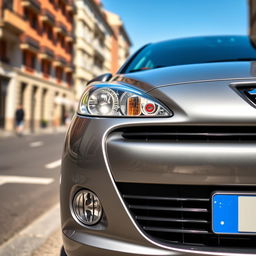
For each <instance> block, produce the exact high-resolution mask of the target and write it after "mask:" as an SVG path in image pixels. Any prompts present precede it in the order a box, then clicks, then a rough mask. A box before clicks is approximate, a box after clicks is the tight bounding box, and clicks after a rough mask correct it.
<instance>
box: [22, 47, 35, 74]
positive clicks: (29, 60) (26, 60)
mask: <svg viewBox="0 0 256 256" xmlns="http://www.w3.org/2000/svg"><path fill="white" fill-rule="evenodd" d="M22 62H23V65H24V66H25V68H26V70H27V71H29V72H33V71H34V69H35V67H36V56H35V54H34V53H32V52H29V51H24V52H23V60H22Z"/></svg>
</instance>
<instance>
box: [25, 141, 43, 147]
mask: <svg viewBox="0 0 256 256" xmlns="http://www.w3.org/2000/svg"><path fill="white" fill-rule="evenodd" d="M43 145H44V143H43V142H42V141H34V142H31V143H30V144H29V146H30V147H31V148H35V147H40V146H43Z"/></svg>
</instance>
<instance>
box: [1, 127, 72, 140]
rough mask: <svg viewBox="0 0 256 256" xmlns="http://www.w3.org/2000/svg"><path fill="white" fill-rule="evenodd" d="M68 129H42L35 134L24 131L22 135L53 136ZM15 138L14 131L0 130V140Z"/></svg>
mask: <svg viewBox="0 0 256 256" xmlns="http://www.w3.org/2000/svg"><path fill="white" fill-rule="evenodd" d="M67 129H68V127H67V126H59V127H49V128H43V129H40V130H37V131H35V132H31V131H28V130H26V131H24V133H23V135H24V136H26V135H40V134H53V133H64V132H66V131H67ZM14 136H16V133H15V132H14V131H4V130H1V129H0V139H1V138H9V137H14Z"/></svg>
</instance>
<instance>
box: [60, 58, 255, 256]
mask: <svg viewBox="0 0 256 256" xmlns="http://www.w3.org/2000/svg"><path fill="white" fill-rule="evenodd" d="M225 64H226V63H225ZM211 65H212V64H211ZM214 65H215V64H214ZM191 66H192V65H191ZM197 66H199V65H197ZM217 66H218V68H219V71H218V72H217V71H216V69H214V70H213V71H208V77H207V70H206V69H204V68H203V67H200V69H199V67H198V72H199V70H201V69H202V74H204V76H203V75H201V77H202V78H205V79H206V80H207V81H208V82H205V83H203V82H199V83H198V82H192V83H187V82H186V83H184V84H179V85H174V84H172V86H164V87H161V88H158V89H155V90H152V89H153V88H154V86H158V85H159V86H160V84H164V80H165V81H167V80H168V81H172V79H171V77H172V76H171V75H172V72H171V74H170V72H167V71H164V73H163V74H159V73H158V74H159V76H160V78H159V81H160V82H159V83H157V82H154V78H153V77H154V75H156V74H157V73H156V72H155V73H154V72H153V71H152V72H153V73H152V72H151V71H150V74H151V75H149V76H146V78H145V79H144V81H143V82H147V83H149V82H151V85H152V84H154V85H152V87H151V89H150V90H151V92H150V94H151V95H152V96H153V97H156V98H157V99H159V100H161V101H162V102H163V103H164V104H165V105H166V106H167V107H169V108H170V109H171V110H172V111H173V112H174V116H173V117H170V118H95V117H94V118H90V117H82V116H76V117H74V119H73V120H72V124H71V127H70V129H69V131H68V134H67V137H66V145H65V149H64V152H63V162H62V171H61V175H62V178H61V198H60V200H61V219H62V231H63V239H64V246H65V250H66V252H67V254H68V255H69V256H79V255H90V256H96V255H106V256H108V255H112V256H113V255H120V256H121V255H131V256H135V255H159V256H160V255H184V256H185V255H200V254H201V255H223V256H225V255H229V256H231V255H232V256H234V255H248V254H250V255H255V251H253V250H249V249H248V250H247V249H230V250H228V249H226V248H225V249H222V248H208V247H202V248H201V247H200V248H198V247H194V246H177V245H163V244H159V243H157V242H155V241H153V240H151V239H150V238H149V237H147V235H145V233H144V232H143V231H142V230H140V228H139V227H138V226H137V225H136V223H135V221H134V220H133V219H132V217H131V215H130V213H129V211H128V210H127V208H126V206H125V204H124V202H123V200H122V198H121V195H120V194H119V192H118V190H117V188H116V186H115V180H119V181H126V182H127V181H128V182H129V181H133V182H144V183H145V182H148V183H149V182H151V183H168V184H198V185H199V184H205V185H209V184H214V185H216V184H222V185H230V184H237V185H245V186H246V185H251V184H255V182H256V173H255V168H254V166H255V164H256V157H255V155H256V145H255V144H254V143H241V144H234V145H230V144H226V143H219V144H217V145H214V146H213V145H207V144H204V145H202V144H200V143H195V144H193V145H192V144H190V143H187V144H186V143H184V144H179V145H178V144H175V143H169V142H164V143H158V142H156V143H148V144H145V143H143V142H140V143H134V142H131V143H123V141H122V138H120V136H118V135H115V134H114V133H113V134H112V131H113V130H116V129H117V128H119V127H127V126H138V125H139V126H150V125H182V126H184V125H190V126H191V125H197V126H200V125H205V126H207V125H208V126H212V125H226V126H229V125H230V126H236V125H238V126H239V125H240V126H244V125H247V126H256V109H255V108H254V107H253V106H252V105H250V104H249V103H248V102H247V101H246V100H245V99H243V98H242V97H241V96H240V95H239V93H237V92H236V91H235V90H234V89H233V87H232V83H233V82H234V81H236V82H237V80H236V79H231V77H232V76H235V77H238V78H239V77H241V78H239V79H241V81H242V82H244V84H245V85H246V82H247V81H250V82H253V83H254V82H255V85H256V79H255V80H253V79H254V77H253V76H252V74H251V71H250V70H251V64H250V63H247V62H246V63H240V65H238V64H236V63H234V65H217V64H216V68H217ZM239 66H240V68H239ZM225 67H226V69H230V70H229V71H228V70H224V68H225ZM169 71H171V70H169ZM176 71H177V70H176ZM146 72H148V71H146ZM146 72H144V73H145V74H146ZM190 72H191V76H189V74H188V73H189V72H188V70H187V69H183V72H182V69H180V72H178V73H179V74H177V76H179V79H176V80H175V74H174V73H175V72H173V76H174V83H175V82H178V81H180V82H181V80H182V79H181V76H182V73H183V76H184V81H185V80H186V78H187V81H188V80H190V79H192V78H193V76H194V78H195V79H199V77H198V76H199V74H198V75H196V74H194V75H192V73H193V72H195V70H194V69H192V70H190ZM214 72H217V73H218V76H217V75H216V76H213V75H211V74H213V73H214ZM142 73H143V72H141V74H142ZM220 73H221V74H228V75H222V76H221V75H220ZM232 74H233V75H232ZM133 75H134V76H135V74H133ZM186 75H187V76H188V77H186ZM138 76H139V74H138V75H136V79H141V80H143V79H142V77H143V75H141V78H139V77H138ZM161 76H162V78H161ZM165 76H166V78H165V79H164V78H163V77H165ZM167 76H168V78H167ZM242 77H247V79H242ZM151 78H152V79H153V81H151V80H150V79H151ZM226 78H228V79H226ZM214 79H220V80H217V81H216V80H214ZM155 80H157V79H155ZM192 80H193V79H192ZM210 80H211V81H210ZM169 83H170V84H171V82H169ZM133 86H134V85H133ZM137 86H138V85H137ZM148 89H149V88H148ZM170 156H172V157H170ZM81 188H86V189H90V190H91V191H93V192H94V193H96V194H97V196H98V197H99V198H100V201H101V203H102V206H103V210H104V217H103V219H102V221H101V222H100V223H99V224H97V225H95V226H91V227H88V226H85V225H82V224H80V223H79V222H77V221H76V219H75V218H74V214H73V212H72V207H71V202H72V199H73V196H74V194H75V192H77V191H78V190H79V189H81Z"/></svg>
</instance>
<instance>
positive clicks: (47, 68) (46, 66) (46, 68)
mask: <svg viewBox="0 0 256 256" xmlns="http://www.w3.org/2000/svg"><path fill="white" fill-rule="evenodd" d="M41 70H42V73H43V76H44V77H45V78H48V77H49V76H50V74H51V63H50V61H48V60H42V65H41Z"/></svg>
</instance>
